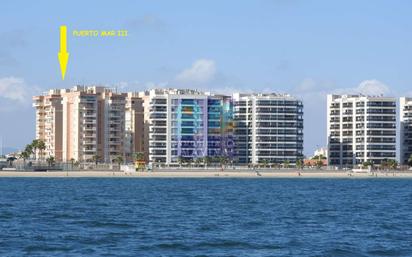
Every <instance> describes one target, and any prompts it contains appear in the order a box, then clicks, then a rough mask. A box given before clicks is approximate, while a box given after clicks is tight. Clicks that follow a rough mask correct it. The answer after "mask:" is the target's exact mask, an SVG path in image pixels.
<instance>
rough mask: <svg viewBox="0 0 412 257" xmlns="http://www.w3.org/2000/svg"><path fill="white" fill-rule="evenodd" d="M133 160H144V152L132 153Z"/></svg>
mask: <svg viewBox="0 0 412 257" xmlns="http://www.w3.org/2000/svg"><path fill="white" fill-rule="evenodd" d="M134 159H135V161H144V152H136V153H134Z"/></svg>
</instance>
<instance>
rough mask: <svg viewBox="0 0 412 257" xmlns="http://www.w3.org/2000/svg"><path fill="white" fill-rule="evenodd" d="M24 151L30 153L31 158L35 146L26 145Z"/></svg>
mask: <svg viewBox="0 0 412 257" xmlns="http://www.w3.org/2000/svg"><path fill="white" fill-rule="evenodd" d="M23 152H25V153H26V154H28V156H27V159H28V158H30V156H31V155H32V154H33V146H32V145H31V144H29V145H26V147H25V148H24V151H23Z"/></svg>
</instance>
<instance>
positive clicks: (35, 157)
mask: <svg viewBox="0 0 412 257" xmlns="http://www.w3.org/2000/svg"><path fill="white" fill-rule="evenodd" d="M39 142H40V140H39V139H34V140H33V141H32V142H31V144H30V145H31V148H32V150H33V153H34V159H35V160H36V161H37V149H38V146H39Z"/></svg>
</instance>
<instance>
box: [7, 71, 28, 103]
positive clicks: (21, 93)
mask: <svg viewBox="0 0 412 257" xmlns="http://www.w3.org/2000/svg"><path fill="white" fill-rule="evenodd" d="M28 91H29V90H28V87H27V85H26V83H25V82H24V79H22V78H16V77H6V78H0V99H1V98H5V99H8V100H12V101H15V102H19V103H24V102H25V101H27V100H28V98H29V97H30V96H29V94H28Z"/></svg>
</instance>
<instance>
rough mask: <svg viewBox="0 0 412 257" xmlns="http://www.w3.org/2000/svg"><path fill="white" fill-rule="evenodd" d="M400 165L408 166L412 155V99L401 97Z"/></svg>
mask: <svg viewBox="0 0 412 257" xmlns="http://www.w3.org/2000/svg"><path fill="white" fill-rule="evenodd" d="M399 104H400V119H399V120H400V123H401V126H400V163H401V164H407V163H408V160H409V158H410V157H411V155H412V98H411V97H401V98H400V101H399Z"/></svg>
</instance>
